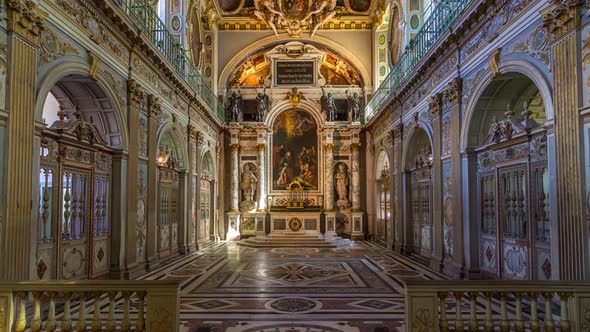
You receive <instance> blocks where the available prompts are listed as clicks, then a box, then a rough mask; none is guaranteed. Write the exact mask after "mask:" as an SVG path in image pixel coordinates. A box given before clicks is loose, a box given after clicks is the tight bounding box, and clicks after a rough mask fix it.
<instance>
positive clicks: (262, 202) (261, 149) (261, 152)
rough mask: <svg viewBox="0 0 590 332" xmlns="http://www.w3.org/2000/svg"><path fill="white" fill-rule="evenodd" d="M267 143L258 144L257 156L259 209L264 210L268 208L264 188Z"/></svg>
mask: <svg viewBox="0 0 590 332" xmlns="http://www.w3.org/2000/svg"><path fill="white" fill-rule="evenodd" d="M265 150H266V145H265V144H258V145H257V151H258V158H257V164H258V165H257V167H258V183H257V185H256V186H257V188H256V191H257V192H258V211H259V212H263V211H265V209H266V192H265V188H264V183H265V180H266V179H265V177H264V175H265V174H266V169H265V165H266V164H265V162H264V159H265V158H264V156H265Z"/></svg>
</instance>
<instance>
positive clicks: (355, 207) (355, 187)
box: [350, 143, 361, 212]
mask: <svg viewBox="0 0 590 332" xmlns="http://www.w3.org/2000/svg"><path fill="white" fill-rule="evenodd" d="M360 147H361V144H360V143H353V144H351V145H350V150H351V157H352V160H351V165H350V168H351V173H352V174H351V177H352V179H351V180H352V181H351V190H350V191H351V193H352V195H351V196H352V211H353V212H358V211H360V210H361V184H360V181H361V180H360V179H361V177H360V166H359V149H360Z"/></svg>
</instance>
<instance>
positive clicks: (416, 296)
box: [406, 283, 446, 332]
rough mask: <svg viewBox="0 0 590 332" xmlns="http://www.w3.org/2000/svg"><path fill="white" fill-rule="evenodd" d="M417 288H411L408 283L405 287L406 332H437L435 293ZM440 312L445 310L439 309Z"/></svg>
mask: <svg viewBox="0 0 590 332" xmlns="http://www.w3.org/2000/svg"><path fill="white" fill-rule="evenodd" d="M419 288H420V287H419V286H411V285H410V284H409V283H408V285H407V289H406V331H415V332H430V331H438V330H439V322H438V304H437V293H436V292H435V291H432V290H424V289H422V290H421V289H419ZM443 305H444V303H443ZM440 310H446V308H440Z"/></svg>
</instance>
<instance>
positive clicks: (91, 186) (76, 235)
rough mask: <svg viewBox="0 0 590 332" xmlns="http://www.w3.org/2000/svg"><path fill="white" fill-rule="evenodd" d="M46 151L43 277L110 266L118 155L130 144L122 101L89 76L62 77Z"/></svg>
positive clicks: (42, 161) (41, 187) (49, 104)
mask: <svg viewBox="0 0 590 332" xmlns="http://www.w3.org/2000/svg"><path fill="white" fill-rule="evenodd" d="M42 121H43V122H44V123H45V126H44V127H43V129H42V131H41V144H40V150H39V151H38V152H37V153H39V183H38V202H37V203H38V204H37V206H38V211H37V225H38V227H37V243H38V245H37V262H36V267H37V277H38V278H39V279H54V278H57V279H87V278H96V277H99V276H101V275H104V274H106V273H108V272H109V266H110V249H111V248H110V241H111V240H110V237H111V228H112V226H111V203H112V201H111V198H112V194H111V192H112V185H111V180H112V178H111V174H112V167H113V163H112V157H113V154H114V153H116V152H117V151H118V150H121V149H122V148H123V146H122V144H123V139H122V130H121V126H120V123H119V121H118V119H117V116H116V111H115V103H114V102H113V100H112V99H111V98H110V97H109V96H108V95H107V93H106V92H105V90H104V89H103V88H102V87H101V86H100V85H99V83H98V82H97V81H94V80H92V79H90V78H88V77H85V76H80V75H68V76H65V77H63V78H61V79H60V80H59V81H58V82H57V83H56V84H55V85H54V86H53V87H52V88H51V89H50V92H49V93H48V95H47V96H46V99H45V103H44V106H43V113H42Z"/></svg>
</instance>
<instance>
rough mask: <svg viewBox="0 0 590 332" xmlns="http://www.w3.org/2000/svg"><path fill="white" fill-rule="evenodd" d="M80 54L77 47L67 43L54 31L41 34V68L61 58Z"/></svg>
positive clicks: (49, 30)
mask: <svg viewBox="0 0 590 332" xmlns="http://www.w3.org/2000/svg"><path fill="white" fill-rule="evenodd" d="M79 54H80V52H79V51H78V49H77V48H76V47H75V46H73V45H72V44H71V43H69V42H67V41H65V40H64V39H63V38H62V37H61V36H59V35H58V34H57V33H55V32H54V31H53V30H51V29H46V30H44V31H43V32H42V33H41V48H40V55H39V68H42V67H43V66H44V65H45V64H47V63H49V62H51V61H53V60H55V59H57V58H59V57H61V56H66V55H79Z"/></svg>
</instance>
